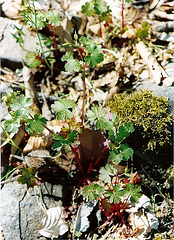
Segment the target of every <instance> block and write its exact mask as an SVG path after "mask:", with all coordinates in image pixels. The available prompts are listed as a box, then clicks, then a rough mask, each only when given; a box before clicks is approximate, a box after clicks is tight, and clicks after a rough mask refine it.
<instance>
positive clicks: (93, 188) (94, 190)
mask: <svg viewBox="0 0 174 240" xmlns="http://www.w3.org/2000/svg"><path fill="white" fill-rule="evenodd" d="M103 192H104V187H103V186H99V185H98V184H97V183H96V184H94V185H88V186H85V187H84V191H83V196H84V197H85V198H88V199H89V200H90V201H92V200H94V199H97V198H99V197H101V196H102V194H103Z"/></svg>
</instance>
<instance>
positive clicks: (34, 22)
mask: <svg viewBox="0 0 174 240" xmlns="http://www.w3.org/2000/svg"><path fill="white" fill-rule="evenodd" d="M35 13H36V16H35V14H34V12H30V13H28V14H27V15H26V16H24V18H25V19H26V21H27V23H28V25H29V26H31V27H33V28H37V29H40V30H41V29H42V28H43V27H45V26H46V18H45V16H44V15H43V14H42V13H41V12H39V11H36V12H35Z"/></svg>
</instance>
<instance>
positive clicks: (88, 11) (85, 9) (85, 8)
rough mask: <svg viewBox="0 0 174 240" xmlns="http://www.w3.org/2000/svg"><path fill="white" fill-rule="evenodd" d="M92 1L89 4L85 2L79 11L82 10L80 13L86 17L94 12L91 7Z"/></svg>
mask: <svg viewBox="0 0 174 240" xmlns="http://www.w3.org/2000/svg"><path fill="white" fill-rule="evenodd" d="M93 2H94V1H91V2H86V3H85V4H84V5H82V7H81V9H82V13H86V15H87V16H88V17H90V16H92V15H94V14H95V11H94V5H93Z"/></svg>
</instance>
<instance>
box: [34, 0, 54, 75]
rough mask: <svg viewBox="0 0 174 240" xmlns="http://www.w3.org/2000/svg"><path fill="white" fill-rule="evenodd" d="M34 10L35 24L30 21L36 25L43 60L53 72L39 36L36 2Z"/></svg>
mask: <svg viewBox="0 0 174 240" xmlns="http://www.w3.org/2000/svg"><path fill="white" fill-rule="evenodd" d="M33 9H34V17H35V22H33V21H32V20H31V19H30V21H31V22H32V23H33V24H34V25H35V30H36V35H37V38H38V40H39V45H40V47H41V51H42V55H43V58H44V60H45V63H46V65H47V66H48V67H49V69H50V70H52V68H51V65H50V64H49V63H48V61H47V58H46V57H45V53H44V50H43V46H42V42H41V39H40V36H39V32H38V29H37V17H36V16H37V13H36V9H35V6H34V0H33Z"/></svg>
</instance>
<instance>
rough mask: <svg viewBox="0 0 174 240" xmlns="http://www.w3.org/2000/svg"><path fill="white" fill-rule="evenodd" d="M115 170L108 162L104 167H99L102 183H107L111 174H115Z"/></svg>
mask: <svg viewBox="0 0 174 240" xmlns="http://www.w3.org/2000/svg"><path fill="white" fill-rule="evenodd" d="M116 172H117V170H116V169H115V168H114V167H113V166H112V165H110V164H107V165H106V166H105V167H102V168H100V171H99V173H100V174H99V179H100V180H102V181H103V182H104V183H108V182H110V181H111V176H114V175H115V174H116Z"/></svg>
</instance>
